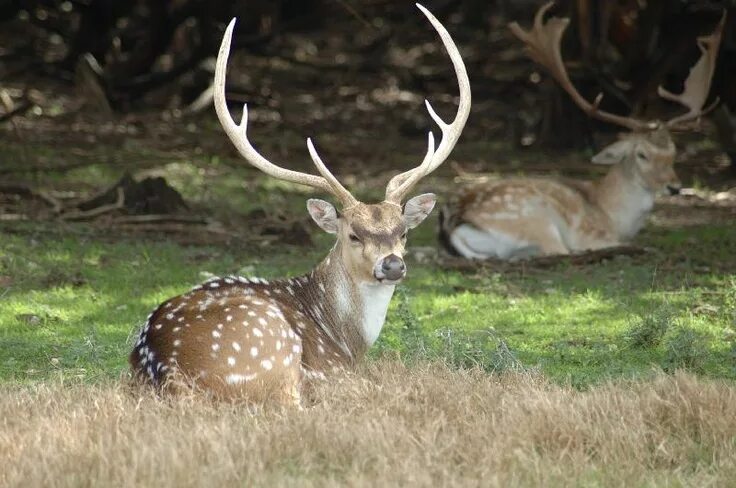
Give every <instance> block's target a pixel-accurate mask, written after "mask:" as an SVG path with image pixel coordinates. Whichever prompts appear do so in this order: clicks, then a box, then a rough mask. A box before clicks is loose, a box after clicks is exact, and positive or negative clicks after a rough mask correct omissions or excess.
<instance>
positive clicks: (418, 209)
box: [404, 193, 437, 229]
mask: <svg viewBox="0 0 736 488" xmlns="http://www.w3.org/2000/svg"><path fill="white" fill-rule="evenodd" d="M435 203H437V196H436V195H435V194H434V193H424V194H422V195H418V196H416V197H414V198H411V199H409V200H408V201H407V202H406V204H404V222H405V223H406V226H407V227H408V228H409V229H413V228H414V227H416V226H417V225H419V224H421V223H422V221H423V220H424V219H426V218H427V215H429V213H430V212H431V211H432V209H433V208H434V204H435Z"/></svg>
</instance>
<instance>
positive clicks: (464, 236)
mask: <svg viewBox="0 0 736 488" xmlns="http://www.w3.org/2000/svg"><path fill="white" fill-rule="evenodd" d="M551 6H552V3H548V4H546V5H544V6H542V7H541V8H540V9H539V11H538V12H537V15H536V18H535V21H534V27H533V28H532V29H531V30H530V31H524V30H523V29H522V28H521V27H520V26H519V25H518V24H517V23H516V22H514V23H512V24H510V28H511V30H512V32H513V33H514V34H515V35H516V37H518V38H519V39H520V40H521V41H523V42H524V43H525V44H526V48H527V54H528V55H529V57H531V58H532V59H533V60H534V61H536V62H537V63H539V64H541V65H542V66H544V67H545V68H546V69H547V71H549V73H550V74H551V75H552V77H553V78H554V79H555V80H556V81H557V82H558V83H559V85H560V86H561V87H562V88H563V89H564V90H565V91H566V92H567V93H568V94H569V95H570V97H571V98H572V99H573V101H574V102H575V103H576V104H577V105H578V106H579V107H580V108H581V109H582V110H583V111H585V112H586V113H587V114H588V115H589V116H591V117H595V118H597V119H599V120H602V121H605V122H610V123H613V124H617V125H620V126H622V127H626V128H627V129H630V130H631V132H630V133H629V134H626V135H625V136H624V137H623V138H622V139H621V140H619V141H618V142H615V143H613V144H612V145H610V146H608V147H606V148H605V149H603V150H602V151H601V152H600V153H599V154H597V155H596V156H595V157H594V158H593V160H592V162H593V163H594V164H606V165H612V166H611V169H610V170H609V171H608V174H606V175H605V176H604V177H603V178H601V179H600V180H598V181H592V182H588V181H577V180H571V179H565V180H555V179H550V178H509V179H504V180H500V181H496V182H491V183H488V184H482V185H478V186H475V187H471V188H469V189H468V190H467V191H465V192H464V194H462V196H461V197H460V198H459V201H458V202H457V204H456V205H454V206H453V207H452V208H451V209H449V210H448V209H443V212H442V214H441V218H440V238H441V240H442V242H443V244H444V245H445V247H447V248H448V250H449V251H450V252H452V253H453V254H459V255H461V256H463V257H466V258H475V259H485V258H498V259H518V258H524V257H530V256H535V255H549V254H568V253H571V252H575V251H582V250H592V249H599V248H604V247H610V246H616V245H619V244H621V243H622V242H624V241H626V240H628V239H631V238H632V237H633V236H634V235H635V234H636V233H637V232H638V231H639V230H640V229H641V227H642V226H643V225H644V222H645V219H646V217H647V215H648V214H649V212H650V211H651V209H652V207H653V205H654V198H655V196H656V194H658V193H660V192H663V191H669V192H670V193H673V194H674V193H678V192H679V189H680V182H679V180H678V178H677V175H676V174H675V171H674V169H673V163H674V159H675V145H674V143H673V142H672V138H671V136H670V132H669V131H670V130H671V129H675V128H683V127H685V126H686V125H688V124H690V125H692V122H693V121H695V120H697V119H698V118H699V117H700V116H701V115H702V114H703V113H704V112H705V111H707V110H708V109H706V110H704V109H703V106H704V105H705V101H706V98H707V95H708V90H709V88H710V83H711V78H712V75H713V71H714V69H715V63H716V56H717V54H718V46H719V43H720V39H721V33H722V29H723V25H724V21H725V14H724V18H723V19H722V20H721V22H720V23H719V25H718V28H717V29H716V31H715V32H714V33H713V34H711V35H710V36H706V37H701V38H698V46H699V47H700V50H701V51H702V56H701V58H700V60H699V61H698V62H697V64H695V66H694V67H693V68H692V69H691V71H690V74H689V76H688V78H687V80H686V81H685V85H684V91H683V93H682V94H680V95H674V94H672V93H670V92H668V91H666V90H664V89H663V88H662V87H660V88H659V94H660V96H662V97H663V98H665V99H667V100H671V101H676V102H678V103H680V104H682V105H684V106H685V107H687V108H688V112H687V113H685V114H683V115H680V116H678V117H675V118H673V119H671V120H669V121H667V122H660V121H658V120H651V121H647V120H639V119H635V118H633V117H623V116H619V115H615V114H612V113H609V112H604V111H602V110H600V109H599V108H598V106H599V104H600V102H601V98H602V95H598V97H597V98H596V99H595V101H594V102H593V103H590V102H588V101H587V100H586V99H585V98H584V97H583V96H582V95H580V93H578V91H577V90H576V89H575V87H574V86H573V84H572V82H571V81H570V78H569V77H568V75H567V72H566V70H565V66H564V64H563V61H562V55H561V54H560V40H561V39H562V35H563V34H564V32H565V29H566V28H567V25H568V23H569V19H567V18H551V19H550V20H549V21H547V22H546V23H545V22H543V17H544V14H545V13H546V12H547V10H549V8H550V7H551Z"/></svg>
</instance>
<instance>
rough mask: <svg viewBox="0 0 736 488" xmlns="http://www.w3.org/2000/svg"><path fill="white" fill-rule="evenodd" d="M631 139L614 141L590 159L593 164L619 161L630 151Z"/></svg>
mask: <svg viewBox="0 0 736 488" xmlns="http://www.w3.org/2000/svg"><path fill="white" fill-rule="evenodd" d="M631 149H632V146H631V141H627V140H623V141H618V142H614V143H613V144H611V145H610V146H606V147H604V148H603V150H602V151H601V152H599V153H598V154H596V155H595V156H593V159H591V160H590V161H591V162H592V163H593V164H616V163H620V162H621V161H623V160H624V159H625V158H626V155H627V154H628V153H629V152H630V151H631Z"/></svg>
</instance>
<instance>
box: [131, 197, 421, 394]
mask: <svg viewBox="0 0 736 488" xmlns="http://www.w3.org/2000/svg"><path fill="white" fill-rule="evenodd" d="M429 210H431V207H429V209H428V210H427V213H428V212H429ZM323 224H324V222H323ZM328 224H330V225H328V228H332V223H329V222H328ZM334 224H335V225H336V229H337V232H336V233H337V242H336V244H335V246H334V247H333V249H332V250H331V251H330V253H329V254H328V255H327V257H326V258H325V259H324V260H323V261H322V262H321V263H320V264H319V265H318V266H317V267H316V268H315V269H314V270H313V271H311V272H310V273H308V274H307V275H304V276H301V277H298V278H291V279H283V280H275V281H270V282H268V281H266V280H261V279H258V278H254V279H246V278H242V277H237V276H229V277H225V278H215V279H212V280H210V281H208V282H206V283H204V284H202V285H200V286H197V287H195V288H194V289H193V290H192V291H190V292H188V293H185V294H183V295H180V296H177V297H174V298H171V299H169V300H167V301H166V302H164V303H163V304H161V305H160V306H159V307H158V308H157V309H156V310H155V311H154V312H153V313H152V314H151V315H150V316H149V318H148V320H147V321H146V324H145V325H144V327H143V328H142V330H141V333H140V336H139V339H138V341H137V342H136V345H135V348H134V349H133V351H132V352H131V354H130V364H131V367H132V369H133V371H134V372H135V374H136V376H138V377H140V378H143V379H145V380H148V381H150V382H152V383H154V384H156V385H159V386H162V385H165V384H167V382H169V381H171V379H173V378H179V379H182V380H184V381H190V382H193V383H194V384H196V385H197V386H199V387H202V388H205V389H206V390H209V391H212V392H215V393H217V394H218V395H222V396H227V397H231V396H234V395H237V394H245V395H246V396H249V397H252V396H259V395H260V396H263V390H264V389H266V385H278V388H277V389H279V390H280V393H279V394H278V395H277V396H279V397H280V398H285V399H287V401H289V402H290V401H296V402H298V399H299V391H300V389H301V387H302V382H303V380H305V379H306V380H309V379H314V378H322V377H324V375H325V374H326V373H330V372H332V371H333V370H337V369H340V368H344V367H352V366H353V365H355V364H356V363H357V361H359V360H360V359H361V358H362V357H363V355H364V353H365V351H366V349H367V348H368V346H369V345H370V342H371V341H372V340H375V339H374V338H373V339H372V338H368V337H365V336H364V331H363V330H362V329H361V327H362V326H364V322H365V320H366V317H365V316H364V314H365V311H366V306H371V305H373V304H366V303H363V302H364V298H363V295H362V288H361V287H362V286H364V285H366V284H367V285H369V286H375V287H383V286H391V291H392V290H393V288H392V285H382V284H380V283H378V282H377V278H376V276H375V274H374V272H375V271H374V268H375V267H376V266H377V263H379V262H380V260H381V259H382V258H383V257H385V256H387V255H390V254H393V255H395V256H398V257H401V256H402V255H403V252H404V245H405V242H406V239H405V238H406V231H407V225H406V223H405V222H404V216H403V214H402V209H401V207H399V206H398V205H394V204H391V203H387V202H383V203H378V204H372V205H366V204H362V203H359V204H358V205H355V206H354V207H352V208H349V209H347V210H345V211H344V212H343V213H342V214H341V216H340V217H339V219H338V220H337V222H336V223H334ZM351 235H356V236H359V239H360V241H353V240H351V238H350V236H351ZM388 298H389V299H390V294H389V296H388ZM387 305H388V303H387V302H386V303H385V306H387ZM376 306H379V304H376ZM379 325H380V324H379ZM271 389H273V388H271Z"/></svg>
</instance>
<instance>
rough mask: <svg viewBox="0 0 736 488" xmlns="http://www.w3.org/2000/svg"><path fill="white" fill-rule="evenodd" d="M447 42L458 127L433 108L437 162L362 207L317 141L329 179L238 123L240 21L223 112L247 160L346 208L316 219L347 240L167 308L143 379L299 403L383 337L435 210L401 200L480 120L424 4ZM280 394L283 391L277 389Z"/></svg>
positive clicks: (148, 340)
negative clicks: (285, 271)
mask: <svg viewBox="0 0 736 488" xmlns="http://www.w3.org/2000/svg"><path fill="white" fill-rule="evenodd" d="M417 6H418V7H419V9H420V10H421V11H422V12H423V13H424V15H425V16H426V17H427V18H428V19H429V21H430V23H431V24H432V25H433V26H434V28H435V30H436V31H437V33H438V34H439V36H440V38H441V39H442V42H443V44H444V46H445V49H446V50H447V52H448V54H449V56H450V59H451V61H452V64H453V66H454V69H455V74H456V76H457V80H458V84H459V88H460V102H459V107H458V112H457V115H456V116H455V119H454V121H453V122H452V123H450V124H447V123H445V122H444V121H442V119H440V118H439V116H438V115H437V114H436V113H435V111H434V110H433V109H432V107H431V105H430V104H429V102H427V103H426V106H427V110H428V111H429V114H430V116H431V117H432V118H433V119H434V121H435V122H436V123H437V124H438V125H439V127H440V129H441V132H442V141H441V142H440V145H439V146H438V147H437V148H436V149H435V146H434V137H433V135H432V132H430V133H429V142H428V148H427V153H426V156H425V157H424V160H423V161H422V163H421V164H420V165H419V166H417V167H416V168H414V169H411V170H409V171H406V172H404V173H401V174H398V175H396V176H395V177H393V178H392V179H391V180H390V181H389V183H388V186H387V188H386V196H385V200H384V201H383V202H381V203H376V204H366V203H362V202H359V201H358V200H357V199H356V198H355V197H353V195H351V194H350V192H349V191H348V190H347V189H345V187H343V186H342V185H341V184H340V182H338V180H337V179H336V178H335V177H334V176H333V175H332V173H330V171H329V170H328V169H327V168H326V167H325V165H324V163H323V162H322V160H321V159H320V157H319V156H318V155H317V152H316V150H315V148H314V145H313V144H312V141H311V140H310V139H307V146H308V149H309V154H310V155H311V158H312V161H313V162H314V165H315V166H316V167H317V169H318V170H319V173H320V174H321V176H315V175H312V174H306V173H301V172H296V171H292V170H288V169H285V168H282V167H280V166H277V165H275V164H273V163H271V162H269V161H268V160H266V159H265V158H264V157H263V156H261V155H260V154H259V153H258V152H257V151H256V149H255V148H254V147H253V146H252V145H251V143H250V141H249V140H248V138H247V134H246V128H247V121H248V111H247V108H246V107H245V106H244V107H243V118H242V121H241V123H240V124H236V123H235V121H234V120H233V119H232V118H231V116H230V112H229V110H228V108H227V104H226V100H225V75H226V69H227V59H228V55H229V51H230V42H231V38H232V32H233V26H234V24H235V19H233V21H232V22H231V23H230V25H229V26H228V28H227V31H226V32H225V36H224V38H223V41H222V46H221V47H220V52H219V55H218V58H217V66H216V71H215V82H214V93H215V94H214V101H215V109H216V111H217V115H218V117H219V120H220V123H221V124H222V126H223V128H224V129H225V132H226V133H227V135H228V137H229V138H230V140H231V141H232V143H233V144H234V145H235V147H236V148H237V149H238V151H239V152H240V154H241V155H242V156H243V158H244V159H245V160H246V161H247V162H248V163H250V164H252V165H253V166H255V167H256V168H258V169H260V170H261V171H263V172H264V173H266V174H268V175H270V176H273V177H275V178H278V179H282V180H285V181H289V182H293V183H300V184H303V185H307V186H311V187H313V188H316V189H318V190H321V191H324V192H326V193H330V194H332V195H333V196H334V197H335V198H336V199H337V200H338V201H339V202H340V204H341V205H342V209H341V210H339V211H338V210H337V209H336V208H335V207H333V206H332V205H331V204H330V203H328V202H326V201H323V200H317V199H311V200H309V201H308V202H307V210H308V211H309V214H310V215H311V216H312V218H313V219H314V221H315V222H316V223H317V225H318V226H319V227H321V228H322V229H323V230H324V231H326V232H328V233H331V234H335V236H336V237H337V241H336V243H335V245H334V247H333V248H332V250H331V251H330V252H329V254H328V255H327V257H326V258H325V259H324V260H323V261H322V262H321V263H320V264H319V265H317V267H316V268H314V269H313V270H312V271H311V272H310V273H308V274H306V275H304V276H301V277H298V278H291V279H279V280H272V281H266V280H263V279H259V278H250V279H249V278H243V277H239V276H229V277H225V278H216V279H212V280H210V281H207V282H206V283H204V284H202V285H200V286H197V287H195V288H194V289H193V290H191V291H190V292H188V293H185V294H183V295H180V296H177V297H174V298H171V299H169V300H167V301H165V302H164V303H163V304H161V305H160V306H159V307H158V308H157V309H156V310H155V311H154V312H153V313H152V314H151V315H150V316H149V317H148V320H147V321H146V323H145V325H144V326H143V328H142V330H141V332H140V336H139V338H138V341H137V342H136V344H135V348H134V349H133V351H132V353H131V354H130V364H131V367H132V369H133V372H134V374H135V375H136V376H139V377H141V378H142V379H144V380H146V381H148V382H150V383H153V384H154V385H163V384H165V383H166V382H167V380H172V379H174V378H184V379H187V380H189V381H190V382H194V383H195V384H197V385H199V386H201V387H204V388H205V389H206V390H210V391H213V392H215V393H217V394H220V395H224V396H233V395H237V396H241V395H243V394H245V395H246V396H247V397H248V398H261V397H263V396H264V395H270V394H275V395H277V396H278V398H281V399H282V400H285V401H287V402H290V401H292V400H295V401H297V402H298V398H299V392H300V388H301V386H302V382H303V380H304V379H309V378H314V377H320V378H321V377H324V375H325V374H326V373H329V372H331V371H333V370H334V369H336V368H340V367H344V366H350V365H353V364H354V363H355V362H356V361H358V360H359V359H360V358H361V357H362V356H363V354H364V352H365V351H366V349H367V348H368V347H370V346H371V345H372V344H373V343H374V342H375V341H376V339H377V338H378V334H379V333H380V331H381V328H382V326H383V323H384V320H385V317H386V311H387V308H388V305H389V301H390V300H391V296H392V295H393V292H394V287H395V286H396V284H397V283H399V282H400V281H401V280H402V279H403V278H404V276H405V275H406V265H405V263H404V260H403V259H402V255H403V253H404V247H405V245H406V235H407V231H408V230H409V229H412V228H414V227H416V226H417V225H419V224H420V223H421V222H422V221H423V220H424V219H425V218H426V217H427V215H429V213H430V212H431V211H432V208H433V207H434V204H435V196H434V195H433V194H430V193H427V194H423V195H419V196H416V197H414V198H411V199H409V200H408V201H406V203H405V204H403V205H402V201H403V200H404V198H405V197H406V195H407V194H408V193H409V192H410V191H411V190H412V188H413V187H414V186H415V185H416V184H417V182H418V181H419V180H420V179H421V178H423V177H425V176H426V175H428V174H429V173H431V172H432V171H434V170H435V169H437V167H439V166H440V165H441V164H442V163H443V162H444V160H445V159H446V158H447V157H448V155H449V154H450V152H451V151H452V149H453V147H454V146H455V143H456V142H457V140H458V138H459V137H460V133H461V132H462V129H463V127H464V126H465V122H466V120H467V118H468V113H469V112H470V83H469V80H468V75H467V72H466V69H465V65H464V64H463V61H462V59H461V57H460V53H459V51H458V49H457V47H456V46H455V44H454V42H453V40H452V38H451V37H450V35H449V34H448V33H447V31H446V30H445V28H444V27H443V26H442V24H441V23H440V22H439V21H438V20H437V19H436V18H435V17H434V16H433V15H432V14H431V13H430V12H429V11H427V10H426V9H425V8H424V7H422V6H421V5H417ZM274 388H275V390H274Z"/></svg>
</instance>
